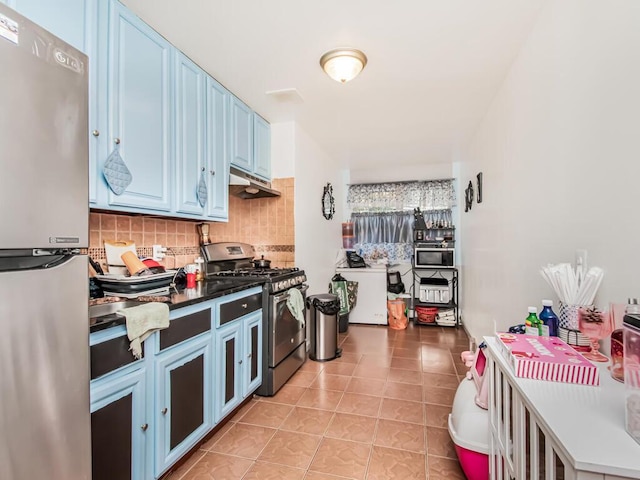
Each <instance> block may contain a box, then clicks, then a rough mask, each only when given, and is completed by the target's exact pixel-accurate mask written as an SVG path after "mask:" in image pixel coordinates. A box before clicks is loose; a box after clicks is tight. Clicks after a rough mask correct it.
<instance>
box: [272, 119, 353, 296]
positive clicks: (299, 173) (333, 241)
mask: <svg viewBox="0 0 640 480" xmlns="http://www.w3.org/2000/svg"><path fill="white" fill-rule="evenodd" d="M271 133H272V137H271V158H272V173H273V177H274V178H278V177H293V176H294V177H295V206H294V208H295V212H294V215H295V222H296V225H295V242H296V256H295V263H296V266H297V267H299V268H302V269H304V271H305V273H306V274H307V282H308V283H309V292H308V294H310V295H313V294H316V293H326V292H327V286H328V284H329V281H330V280H331V277H333V275H334V273H335V271H334V269H335V260H336V254H337V252H338V250H339V248H340V247H342V221H343V208H344V196H345V185H346V183H348V173H347V172H345V171H344V170H343V169H342V168H341V167H340V166H339V165H338V164H337V162H336V161H334V160H333V159H332V158H331V157H330V156H329V155H327V154H326V152H324V151H323V150H322V149H321V148H320V147H319V146H318V144H317V143H316V142H315V141H314V140H313V139H312V138H311V137H309V135H308V134H307V133H306V132H305V131H304V130H303V129H301V128H300V126H299V125H298V124H297V123H295V122H285V123H274V124H272V125H271ZM327 183H331V185H332V186H333V195H334V197H335V207H336V211H335V214H334V216H333V219H332V220H325V218H324V217H323V216H322V208H321V199H322V193H323V189H324V187H325V185H326V184H327Z"/></svg>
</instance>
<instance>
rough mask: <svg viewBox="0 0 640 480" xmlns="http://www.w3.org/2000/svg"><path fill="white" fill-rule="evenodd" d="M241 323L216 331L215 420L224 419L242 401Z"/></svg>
mask: <svg viewBox="0 0 640 480" xmlns="http://www.w3.org/2000/svg"><path fill="white" fill-rule="evenodd" d="M241 334H242V323H241V322H239V321H235V322H232V323H230V324H228V325H225V326H224V327H222V328H220V329H218V330H217V331H216V354H217V355H216V375H215V382H216V385H215V396H216V399H215V419H216V423H217V422H219V421H220V420H222V419H223V418H224V417H226V416H227V415H228V414H229V413H231V411H232V410H233V409H234V408H236V407H237V406H238V405H239V404H240V402H241V401H242V398H243V397H242V374H241V371H242V360H243V354H242V341H241V338H240V337H241Z"/></svg>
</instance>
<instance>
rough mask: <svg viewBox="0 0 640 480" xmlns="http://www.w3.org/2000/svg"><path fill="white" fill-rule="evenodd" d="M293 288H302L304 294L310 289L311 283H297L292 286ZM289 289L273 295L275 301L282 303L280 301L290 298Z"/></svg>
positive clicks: (301, 291)
mask: <svg viewBox="0 0 640 480" xmlns="http://www.w3.org/2000/svg"><path fill="white" fill-rule="evenodd" d="M291 288H297V289H298V290H300V293H302V294H303V295H304V294H305V292H306V291H307V290H309V285H307V284H306V283H303V284H302V285H296V286H295V287H291ZM289 290H290V289H289ZM289 290H287V291H286V292H283V293H279V294H278V295H276V296H274V297H273V301H274V303H280V302H282V301H284V300H286V299H287V298H289Z"/></svg>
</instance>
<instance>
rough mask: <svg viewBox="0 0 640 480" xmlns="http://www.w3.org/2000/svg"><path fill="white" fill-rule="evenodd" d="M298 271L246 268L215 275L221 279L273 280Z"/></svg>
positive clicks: (292, 269)
mask: <svg viewBox="0 0 640 480" xmlns="http://www.w3.org/2000/svg"><path fill="white" fill-rule="evenodd" d="M298 271H299V269H298V268H246V269H239V270H226V271H222V272H216V273H215V275H216V276H220V277H256V278H272V277H277V276H281V275H288V274H291V273H294V272H298Z"/></svg>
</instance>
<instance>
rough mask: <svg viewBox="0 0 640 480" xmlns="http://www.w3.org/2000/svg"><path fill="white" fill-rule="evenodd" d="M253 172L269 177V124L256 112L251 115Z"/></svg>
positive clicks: (268, 178)
mask: <svg viewBox="0 0 640 480" xmlns="http://www.w3.org/2000/svg"><path fill="white" fill-rule="evenodd" d="M253 141H254V143H253V145H254V150H253V151H254V154H253V158H254V173H255V174H256V175H258V176H260V177H263V178H265V179H267V180H270V179H271V126H270V125H269V124H268V123H267V121H266V120H264V119H263V118H262V117H260V116H259V115H257V114H254V115H253Z"/></svg>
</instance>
